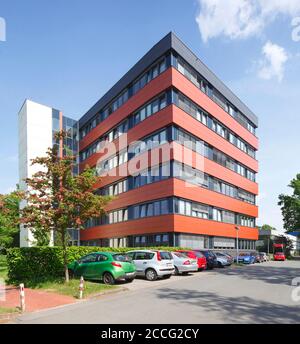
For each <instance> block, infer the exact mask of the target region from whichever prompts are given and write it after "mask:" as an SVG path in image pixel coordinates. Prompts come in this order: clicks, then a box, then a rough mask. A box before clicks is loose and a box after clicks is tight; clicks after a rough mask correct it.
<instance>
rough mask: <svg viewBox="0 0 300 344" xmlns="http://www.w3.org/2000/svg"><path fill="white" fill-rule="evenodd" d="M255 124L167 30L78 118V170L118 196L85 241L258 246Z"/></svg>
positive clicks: (86, 233) (94, 222)
mask: <svg viewBox="0 0 300 344" xmlns="http://www.w3.org/2000/svg"><path fill="white" fill-rule="evenodd" d="M257 126H258V119H257V117H256V116H255V115H254V114H253V113H252V111H251V110H249V108H248V107H247V106H246V105H245V104H244V103H242V102H241V100H240V99H239V98H238V97H237V96H235V95H234V94H233V93H232V92H231V91H230V90H229V89H228V88H227V87H226V86H225V85H224V84H223V83H222V82H221V81H220V80H219V79H218V78H217V77H216V76H215V75H214V74H213V73H212V72H211V71H210V70H209V69H208V68H207V67H206V66H205V65H204V64H203V63H202V62H201V61H200V60H199V59H198V58H197V57H196V56H195V55H194V54H193V53H192V52H191V51H190V50H189V49H188V48H187V47H186V46H185V45H184V44H183V43H182V42H181V41H180V40H179V39H178V38H177V37H176V36H175V35H174V34H173V33H169V34H168V35H167V36H166V37H164V38H163V39H162V40H161V41H160V42H158V43H157V44H156V45H155V46H154V47H153V48H152V49H151V50H150V51H149V52H148V53H147V54H146V55H145V56H144V57H143V58H142V59H140V60H139V61H138V62H137V63H136V64H135V65H134V67H133V68H131V69H130V70H129V71H128V73H126V74H125V75H124V76H123V77H122V78H121V79H120V80H119V81H118V82H117V83H116V84H115V85H114V86H113V87H112V88H111V89H110V90H109V91H108V92H107V93H106V94H105V95H104V96H103V97H102V98H101V99H100V100H99V101H98V102H97V103H96V104H95V105H94V106H93V107H92V108H91V109H90V110H89V111H88V112H87V113H86V114H85V115H84V116H83V117H82V118H81V119H80V120H79V139H80V142H79V161H80V163H79V169H80V171H82V170H83V169H84V168H85V166H87V165H88V166H91V167H96V168H97V171H98V173H99V175H101V176H102V178H101V181H100V182H99V184H98V185H96V186H95V191H96V192H97V193H99V194H102V195H112V196H115V199H114V200H113V201H112V202H111V203H110V204H109V206H108V207H107V209H106V210H107V214H106V215H104V216H102V217H101V218H97V219H91V220H90V221H88V222H87V223H86V228H85V230H83V231H82V232H81V244H82V245H95V246H111V247H123V246H132V247H143V246H155V245H157V246H158V245H160V246H161V245H175V246H185V247H191V248H213V249H233V248H235V246H236V236H237V234H238V237H239V246H240V248H242V249H254V248H255V241H256V240H257V239H258V230H257V228H256V224H255V220H256V218H257V216H258V207H257V206H256V196H257V194H258V184H257V182H256V175H257V173H258V162H257V160H256V151H257V149H258V138H257V137H256V135H255V132H256V128H257Z"/></svg>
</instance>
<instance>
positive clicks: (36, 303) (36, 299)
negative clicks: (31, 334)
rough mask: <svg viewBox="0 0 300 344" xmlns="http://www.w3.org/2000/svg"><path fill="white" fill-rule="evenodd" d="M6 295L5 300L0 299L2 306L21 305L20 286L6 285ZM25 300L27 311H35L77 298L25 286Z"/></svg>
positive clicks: (63, 303) (69, 302) (70, 301)
mask: <svg viewBox="0 0 300 344" xmlns="http://www.w3.org/2000/svg"><path fill="white" fill-rule="evenodd" d="M5 296H6V297H5V301H0V307H7V308H15V307H19V306H20V294H19V288H17V287H14V286H6V287H5ZM25 302H26V312H34V311H38V310H42V309H46V308H52V307H57V306H62V305H67V304H71V303H75V302H76V300H75V299H74V298H73V297H71V296H67V295H60V294H55V293H52V292H46V291H41V290H36V289H28V288H25Z"/></svg>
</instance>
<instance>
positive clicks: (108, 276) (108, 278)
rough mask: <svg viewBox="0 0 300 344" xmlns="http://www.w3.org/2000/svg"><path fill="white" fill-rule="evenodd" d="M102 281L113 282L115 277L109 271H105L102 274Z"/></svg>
mask: <svg viewBox="0 0 300 344" xmlns="http://www.w3.org/2000/svg"><path fill="white" fill-rule="evenodd" d="M103 283H104V284H108V285H113V284H115V279H114V278H113V276H112V275H111V274H110V273H109V272H105V273H104V275H103Z"/></svg>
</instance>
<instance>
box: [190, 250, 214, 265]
mask: <svg viewBox="0 0 300 344" xmlns="http://www.w3.org/2000/svg"><path fill="white" fill-rule="evenodd" d="M193 251H194V252H200V253H202V254H203V255H204V256H205V258H206V269H209V270H211V269H213V268H215V267H217V266H218V261H217V256H216V255H215V254H214V253H213V251H210V250H193Z"/></svg>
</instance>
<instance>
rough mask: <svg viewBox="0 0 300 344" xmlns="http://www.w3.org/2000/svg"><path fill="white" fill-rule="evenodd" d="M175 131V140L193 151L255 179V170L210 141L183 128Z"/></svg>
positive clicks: (252, 179) (175, 128)
mask: <svg viewBox="0 0 300 344" xmlns="http://www.w3.org/2000/svg"><path fill="white" fill-rule="evenodd" d="M173 131H174V133H173V140H174V141H177V142H179V143H181V144H184V145H185V146H186V147H188V148H190V149H192V150H193V151H195V152H197V153H199V154H201V155H203V156H205V157H206V158H208V159H210V160H212V161H214V162H216V163H218V164H220V165H222V166H224V167H226V168H229V169H230V170H232V171H234V172H236V173H238V174H240V175H241V176H243V177H245V178H247V179H249V180H251V181H255V173H254V172H253V171H251V170H250V169H248V168H247V167H245V166H243V165H241V164H240V163H239V162H237V161H235V160H233V159H232V158H231V157H230V156H228V155H227V154H225V153H223V152H221V151H219V150H218V149H216V148H214V147H213V146H211V145H209V144H208V143H206V142H204V141H202V140H199V139H198V138H196V137H195V136H193V135H192V134H189V133H188V132H186V131H184V130H183V129H181V128H177V127H174V128H173Z"/></svg>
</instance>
